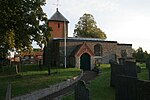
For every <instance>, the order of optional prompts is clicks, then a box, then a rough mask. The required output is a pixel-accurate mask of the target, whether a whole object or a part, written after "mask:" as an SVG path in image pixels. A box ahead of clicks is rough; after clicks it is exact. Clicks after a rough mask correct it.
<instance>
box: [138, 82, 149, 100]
mask: <svg viewBox="0 0 150 100" xmlns="http://www.w3.org/2000/svg"><path fill="white" fill-rule="evenodd" d="M137 90H138V92H137V96H138V99H137V100H150V81H143V80H138V83H137Z"/></svg>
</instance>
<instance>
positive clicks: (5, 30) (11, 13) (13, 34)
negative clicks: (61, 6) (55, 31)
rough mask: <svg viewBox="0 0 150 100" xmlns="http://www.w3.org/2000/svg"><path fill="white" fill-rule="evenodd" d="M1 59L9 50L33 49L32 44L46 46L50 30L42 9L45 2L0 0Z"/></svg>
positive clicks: (42, 0) (43, 0)
mask: <svg viewBox="0 0 150 100" xmlns="http://www.w3.org/2000/svg"><path fill="white" fill-rule="evenodd" d="M0 5H1V6H0V34H1V35H0V57H6V55H7V53H8V50H12V49H13V48H15V49H16V50H19V49H20V50H22V49H25V48H26V49H31V48H32V46H31V44H32V42H33V41H36V42H37V43H38V44H39V45H41V44H42V43H44V44H46V42H47V41H48V40H47V39H48V34H49V31H50V29H49V28H48V27H47V25H48V24H47V21H48V20H47V16H46V14H45V13H44V12H43V10H42V7H41V6H44V5H45V0H0Z"/></svg>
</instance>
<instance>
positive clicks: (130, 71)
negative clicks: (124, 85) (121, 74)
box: [124, 61, 137, 77]
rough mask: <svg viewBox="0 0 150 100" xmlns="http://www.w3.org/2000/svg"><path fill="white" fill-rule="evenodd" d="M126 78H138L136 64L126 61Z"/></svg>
mask: <svg viewBox="0 0 150 100" xmlns="http://www.w3.org/2000/svg"><path fill="white" fill-rule="evenodd" d="M124 71H125V76H131V77H137V67H136V62H132V61H126V62H125V65H124Z"/></svg>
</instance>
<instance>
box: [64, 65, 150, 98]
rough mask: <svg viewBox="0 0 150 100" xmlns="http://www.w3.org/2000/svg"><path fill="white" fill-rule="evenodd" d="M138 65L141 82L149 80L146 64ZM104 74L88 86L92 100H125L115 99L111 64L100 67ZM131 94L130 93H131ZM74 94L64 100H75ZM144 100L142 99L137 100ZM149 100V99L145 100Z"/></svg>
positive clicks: (138, 75)
mask: <svg viewBox="0 0 150 100" xmlns="http://www.w3.org/2000/svg"><path fill="white" fill-rule="evenodd" d="M136 65H138V66H140V68H141V72H140V73H137V77H138V79H139V80H148V79H149V77H148V69H147V68H146V64H145V63H142V64H140V63H137V64H136ZM100 68H101V70H102V73H101V74H100V75H99V76H97V77H96V78H95V79H94V80H92V81H91V82H90V83H89V84H87V85H86V86H87V88H88V89H89V92H90V99H91V100H123V99H115V98H116V97H115V95H116V92H115V88H114V87H112V86H110V84H111V66H110V64H101V66H100ZM129 93H130V92H129ZM74 97H75V95H74V92H72V93H70V94H69V95H67V96H65V97H64V98H63V100H74ZM137 100H142V99H137ZM145 100H149V99H145Z"/></svg>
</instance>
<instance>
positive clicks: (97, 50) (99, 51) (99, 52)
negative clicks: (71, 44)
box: [94, 44, 102, 56]
mask: <svg viewBox="0 0 150 100" xmlns="http://www.w3.org/2000/svg"><path fill="white" fill-rule="evenodd" d="M94 54H95V56H102V46H101V45H100V44H96V45H95V46H94Z"/></svg>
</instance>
